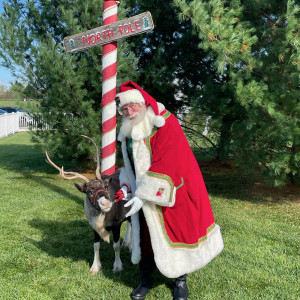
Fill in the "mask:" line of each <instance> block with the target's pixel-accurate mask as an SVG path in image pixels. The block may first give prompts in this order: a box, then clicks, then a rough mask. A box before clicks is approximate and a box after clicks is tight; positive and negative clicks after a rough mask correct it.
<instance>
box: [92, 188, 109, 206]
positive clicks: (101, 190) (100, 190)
mask: <svg viewBox="0 0 300 300" xmlns="http://www.w3.org/2000/svg"><path fill="white" fill-rule="evenodd" d="M99 192H104V193H106V194H107V195H108V198H109V200H110V197H109V193H108V191H106V190H103V189H99V190H97V191H96V193H95V195H94V204H96V197H97V195H98V193H99Z"/></svg>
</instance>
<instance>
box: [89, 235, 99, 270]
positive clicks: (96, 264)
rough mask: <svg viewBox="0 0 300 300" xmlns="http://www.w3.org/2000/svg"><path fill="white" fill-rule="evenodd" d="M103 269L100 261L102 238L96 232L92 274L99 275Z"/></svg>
mask: <svg viewBox="0 0 300 300" xmlns="http://www.w3.org/2000/svg"><path fill="white" fill-rule="evenodd" d="M101 269H102V265H101V261H100V236H99V234H98V232H97V231H95V230H94V261H93V265H92V266H91V268H90V272H91V273H92V274H97V273H98V272H99V271H100V270H101Z"/></svg>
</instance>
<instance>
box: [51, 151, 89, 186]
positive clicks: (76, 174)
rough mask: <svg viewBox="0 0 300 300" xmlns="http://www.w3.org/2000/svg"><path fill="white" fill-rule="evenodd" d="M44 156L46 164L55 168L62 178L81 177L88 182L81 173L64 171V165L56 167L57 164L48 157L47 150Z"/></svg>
mask: <svg viewBox="0 0 300 300" xmlns="http://www.w3.org/2000/svg"><path fill="white" fill-rule="evenodd" d="M46 157H47V159H46V162H47V163H48V164H50V165H52V166H53V167H54V168H55V169H57V170H58V171H59V174H60V176H61V177H62V178H64V179H68V180H71V179H75V178H81V179H83V180H84V181H85V182H89V180H88V179H87V178H86V177H85V176H83V175H81V174H79V173H76V172H65V171H64V167H61V168H59V167H58V166H57V165H56V164H55V163H54V162H53V161H52V160H51V159H50V157H49V155H48V153H47V151H46ZM66 175H73V176H71V177H67V176H66Z"/></svg>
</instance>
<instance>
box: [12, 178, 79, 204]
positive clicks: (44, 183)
mask: <svg viewBox="0 0 300 300" xmlns="http://www.w3.org/2000/svg"><path fill="white" fill-rule="evenodd" d="M10 179H12V180H22V181H24V180H26V182H28V184H30V182H34V183H35V184H39V185H41V186H43V187H46V188H47V189H49V190H52V191H54V192H56V193H58V194H60V195H61V196H63V197H65V198H68V199H71V200H73V201H74V202H75V203H77V204H79V205H82V204H83V201H84V195H82V197H79V196H74V194H72V193H70V192H69V191H68V190H67V189H66V188H61V187H59V186H57V185H55V184H52V183H50V182H49V177H47V176H37V175H34V174H31V173H20V174H19V176H16V177H10ZM62 180H63V179H62ZM73 188H74V190H76V187H75V186H73ZM45 197H46V195H45Z"/></svg>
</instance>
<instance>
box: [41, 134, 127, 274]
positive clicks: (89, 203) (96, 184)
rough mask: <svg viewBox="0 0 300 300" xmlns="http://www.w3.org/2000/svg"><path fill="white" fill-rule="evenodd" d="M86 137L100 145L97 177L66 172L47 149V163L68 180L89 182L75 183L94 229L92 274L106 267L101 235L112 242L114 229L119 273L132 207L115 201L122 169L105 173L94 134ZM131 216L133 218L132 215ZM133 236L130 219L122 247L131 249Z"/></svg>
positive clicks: (115, 266) (114, 270)
mask: <svg viewBox="0 0 300 300" xmlns="http://www.w3.org/2000/svg"><path fill="white" fill-rule="evenodd" d="M82 136H83V137H85V138H87V139H89V140H91V141H92V142H93V144H94V146H95V147H96V153H97V168H96V178H95V179H92V180H89V179H88V178H87V177H85V176H83V175H82V174H79V173H76V172H65V171H64V168H63V167H61V168H59V167H58V166H57V165H56V164H54V163H53V162H52V161H51V159H50V158H49V155H48V153H47V152H46V157H47V160H46V162H47V163H49V164H50V165H52V166H53V167H54V168H55V169H57V170H58V171H59V173H60V176H61V177H62V178H64V179H67V180H71V179H76V178H80V179H83V180H84V181H85V183H78V182H75V186H76V188H77V189H78V190H79V191H80V192H82V193H84V194H85V195H86V197H85V201H84V212H85V215H86V217H87V219H88V221H89V224H90V225H91V226H92V228H93V231H94V261H93V264H92V266H91V268H90V272H91V273H92V274H97V273H98V272H99V271H100V270H101V269H102V264H101V261H100V237H101V238H102V239H103V240H104V241H106V242H108V243H109V241H110V235H109V231H112V235H113V241H114V243H113V248H114V251H115V261H114V265H113V272H118V271H121V270H123V264H122V261H121V259H120V247H121V246H120V229H121V224H122V222H123V221H125V220H127V219H126V218H125V215H126V213H127V212H128V211H129V210H130V207H129V208H125V207H124V204H125V203H126V202H125V201H119V202H116V201H114V195H115V193H116V192H117V191H118V190H119V189H120V183H119V175H120V170H116V171H115V172H114V173H113V174H112V175H111V176H107V175H102V176H101V175H100V160H99V150H98V147H97V145H96V143H95V142H94V141H93V140H92V139H91V138H90V137H87V136H85V135H82ZM128 219H129V221H130V218H128ZM130 235H131V226H130V223H129V222H128V223H127V232H126V235H125V239H124V241H123V244H122V247H129V249H130V250H131V243H130Z"/></svg>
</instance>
